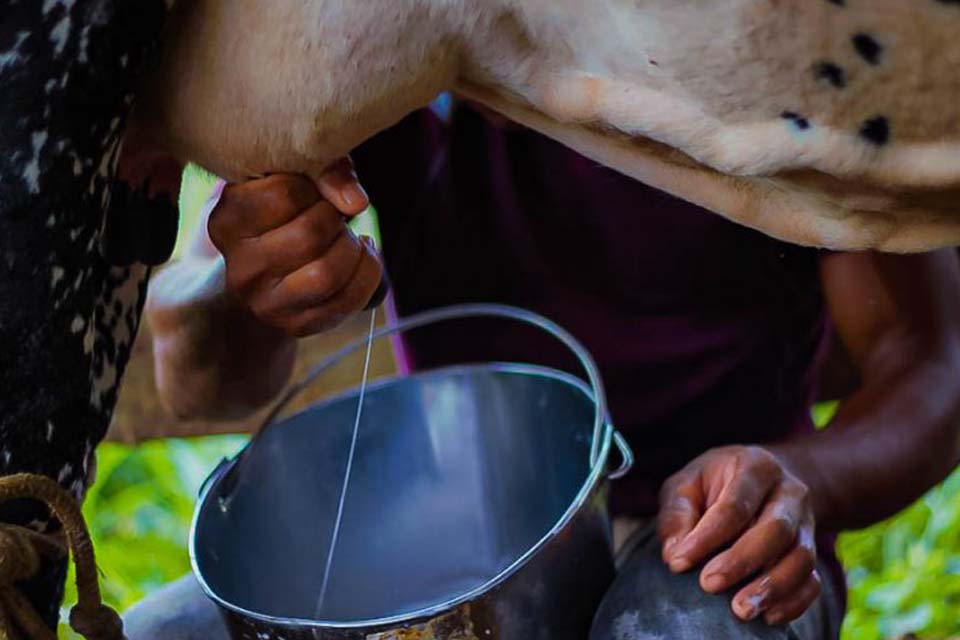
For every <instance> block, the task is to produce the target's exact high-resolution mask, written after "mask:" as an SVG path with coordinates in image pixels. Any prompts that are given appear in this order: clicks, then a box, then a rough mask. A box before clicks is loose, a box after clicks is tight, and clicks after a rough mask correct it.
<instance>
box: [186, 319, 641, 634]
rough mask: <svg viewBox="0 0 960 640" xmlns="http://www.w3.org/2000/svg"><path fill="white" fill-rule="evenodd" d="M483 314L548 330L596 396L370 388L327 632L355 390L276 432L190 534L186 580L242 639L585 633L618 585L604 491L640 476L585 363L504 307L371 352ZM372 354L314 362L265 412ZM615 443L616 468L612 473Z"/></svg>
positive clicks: (427, 377) (419, 385) (515, 383)
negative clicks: (327, 569) (332, 552)
mask: <svg viewBox="0 0 960 640" xmlns="http://www.w3.org/2000/svg"><path fill="white" fill-rule="evenodd" d="M478 316H485V317H500V318H508V319H513V320H518V321H521V322H525V323H527V324H531V325H533V326H536V327H539V328H541V329H543V330H544V331H547V332H548V333H550V334H551V335H553V336H555V337H556V338H557V339H559V340H560V341H562V342H563V343H564V344H565V345H566V346H567V347H569V348H570V349H571V350H572V351H573V352H574V353H575V354H576V355H577V357H578V358H579V360H580V362H581V363H582V364H583V366H584V368H585V370H586V372H587V378H588V380H589V381H590V384H589V385H588V384H585V383H584V382H583V381H581V380H580V379H578V378H575V377H573V376H571V375H569V374H567V373H563V372H560V371H557V370H554V369H549V368H545V367H539V366H533V365H526V364H482V365H465V366H458V367H451V368H443V369H436V370H432V371H428V372H424V373H418V374H416V375H411V376H407V377H398V378H392V379H388V380H386V381H380V382H377V383H373V384H371V385H370V386H369V387H368V388H367V392H366V398H365V401H364V403H365V404H364V413H363V421H362V424H361V427H360V433H359V440H358V443H357V449H356V451H357V454H356V458H355V460H354V467H353V475H352V479H351V483H350V487H349V493H348V496H347V502H346V506H345V509H344V518H343V523H342V530H341V536H340V540H339V543H338V546H337V548H336V557H335V563H334V565H333V569H332V573H331V577H330V587H329V591H328V595H327V598H326V602H325V606H324V615H323V618H324V619H322V620H317V619H315V618H316V616H315V612H316V607H317V597H318V594H319V592H320V589H321V580H322V573H323V570H324V563H325V560H326V555H327V551H328V545H329V541H330V536H331V530H332V527H333V520H334V515H335V512H336V509H337V502H338V494H339V491H340V487H341V483H342V481H343V474H344V469H345V466H346V464H347V461H346V454H347V450H348V447H349V444H350V439H351V435H352V426H353V416H354V412H355V410H356V404H357V394H356V392H352V393H348V394H345V395H342V396H339V397H336V398H334V399H332V400H329V401H326V402H323V403H321V404H317V405H314V406H312V407H311V408H309V409H307V410H305V411H303V412H301V413H299V414H297V415H295V416H293V417H290V418H287V419H284V420H282V421H278V422H274V423H273V424H270V425H269V426H268V427H266V428H265V429H264V430H262V431H261V433H260V435H258V436H257V437H256V438H255V439H254V440H253V441H252V442H251V443H250V445H248V447H247V448H246V449H244V451H243V452H242V453H241V454H240V455H239V456H238V457H237V458H235V459H233V460H231V461H224V462H223V463H221V465H220V466H219V467H218V468H217V469H216V470H215V471H214V473H213V474H212V475H211V476H210V478H209V479H208V481H207V483H206V484H205V486H204V488H203V490H202V491H201V495H200V500H199V503H198V507H197V511H196V514H195V516H194V523H193V530H192V532H191V539H190V552H191V559H192V562H193V568H194V572H195V573H196V575H197V578H198V579H199V581H200V584H201V585H202V587H203V589H204V591H205V592H206V593H207V595H208V596H209V597H210V598H212V599H213V600H214V601H215V602H216V604H217V605H218V606H219V607H220V609H221V611H222V612H223V614H224V617H225V619H226V621H227V624H228V627H229V628H230V633H231V636H232V637H233V638H235V639H236V640H240V639H250V640H269V639H271V638H275V639H277V640H279V639H285V640H298V639H300V638H304V639H306V638H309V639H311V640H312V639H341V638H349V639H357V640H394V639H396V640H401V639H402V640H421V639H427V638H431V639H437V640H441V639H442V640H487V639H489V640H537V639H540V638H542V639H544V640H548V639H549V640H566V639H570V640H583V639H584V638H586V637H587V634H588V631H589V628H590V623H591V620H592V618H593V614H594V611H595V610H596V607H597V605H598V604H599V602H600V599H601V598H602V596H603V594H604V592H605V590H606V589H607V587H608V586H609V584H610V582H611V581H612V579H613V576H614V567H613V554H612V544H611V531H610V520H609V516H608V513H607V507H606V500H605V498H606V488H607V480H608V479H609V478H616V477H620V476H621V475H623V474H625V473H626V472H627V471H628V470H629V467H630V465H631V463H632V457H631V455H630V452H629V449H627V447H626V445H625V444H624V443H623V441H622V438H620V437H619V435H618V434H616V433H615V432H614V430H613V428H612V426H611V425H610V422H609V420H608V419H607V412H606V407H605V401H604V394H603V388H602V385H601V382H600V377H599V374H598V372H597V368H596V365H595V364H594V362H593V360H592V359H591V358H590V356H589V355H588V353H587V352H586V351H585V350H584V348H583V347H582V346H581V345H580V344H579V343H577V341H576V340H574V338H573V337H572V336H570V335H569V334H568V333H566V332H565V331H564V330H562V329H561V328H560V327H558V326H557V325H555V324H553V323H552V322H550V321H548V320H546V319H544V318H542V317H540V316H537V315H535V314H532V313H529V312H526V311H522V310H519V309H514V308H511V307H503V306H499V305H466V306H462V307H451V308H446V309H440V310H437V311H432V312H428V313H426V314H422V315H420V316H416V317H413V318H410V319H408V320H406V321H404V322H401V323H400V324H398V325H397V326H395V327H391V328H386V329H382V330H380V331H379V332H377V334H376V337H378V338H379V337H380V336H383V335H386V334H388V333H394V332H397V331H405V330H409V329H412V328H415V327H421V326H425V325H429V324H433V323H436V322H441V321H444V320H450V319H459V318H466V317H478ZM363 344H364V341H358V342H357V343H354V344H352V345H350V346H348V347H346V348H344V349H343V350H342V351H341V352H339V353H338V354H336V355H335V356H333V357H332V358H330V359H329V360H327V361H325V362H324V363H322V364H320V365H318V366H317V367H316V368H315V369H314V370H313V371H312V372H311V374H310V375H308V376H307V378H306V379H305V380H304V381H303V382H302V383H301V384H299V385H297V386H296V387H294V388H293V389H291V391H290V392H289V393H288V394H287V395H286V397H285V398H284V399H283V400H282V401H281V403H280V405H279V406H278V409H277V410H275V411H274V413H273V414H272V415H273V416H276V414H277V413H279V411H280V408H281V407H282V406H283V405H285V404H286V402H287V401H288V400H289V399H290V398H292V397H293V396H294V395H295V394H296V393H298V392H299V391H301V390H302V389H303V388H304V387H305V386H306V385H308V384H309V383H310V382H311V381H312V380H314V379H315V378H316V377H317V376H319V375H320V374H322V372H323V371H325V370H326V369H327V368H329V366H330V365H331V364H332V363H334V362H336V361H338V360H339V359H341V358H342V357H343V356H344V355H346V354H348V353H350V352H352V351H354V350H356V349H357V348H359V347H360V346H362V345H363ZM271 420H272V418H270V419H268V422H270V421H271ZM613 443H616V444H617V445H618V446H619V447H620V450H621V455H622V464H621V466H620V467H619V468H618V469H617V470H616V471H612V472H611V471H608V467H607V459H608V455H609V452H610V449H611V445H612V444H613ZM241 460H242V463H243V465H242V466H243V473H240V474H238V473H236V470H237V469H238V468H239V467H238V464H239V462H240V461H241Z"/></svg>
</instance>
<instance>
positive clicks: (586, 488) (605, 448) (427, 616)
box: [188, 362, 614, 630]
mask: <svg viewBox="0 0 960 640" xmlns="http://www.w3.org/2000/svg"><path fill="white" fill-rule="evenodd" d="M477 371H484V372H493V373H507V374H520V375H535V376H540V377H545V378H552V379H554V380H558V381H560V382H564V383H566V384H569V385H571V386H572V387H574V388H576V389H578V390H580V391H581V392H583V394H584V395H585V396H586V397H587V398H588V399H589V400H590V401H591V402H594V403H596V398H595V397H594V394H593V390H592V389H591V387H590V386H589V385H588V384H587V383H586V382H585V381H584V380H583V379H581V378H579V377H578V376H575V375H573V374H570V373H568V372H566V371H561V370H559V369H555V368H552V367H547V366H543V365H534V364H525V363H513V362H487V363H474V364H458V365H452V366H447V367H438V368H435V369H427V370H423V371H417V372H415V373H411V374H408V375H402V374H398V375H391V376H386V377H384V378H380V379H378V380H376V381H375V382H374V383H373V384H368V386H367V393H368V394H369V393H371V392H375V391H377V390H378V389H381V388H384V387H386V386H387V385H389V384H391V383H395V382H397V381H401V380H414V379H418V378H427V377H435V376H438V375H444V374H446V375H450V374H454V375H456V374H464V373H471V372H477ZM358 393H359V387H355V388H351V389H348V390H347V391H344V392H342V393H339V394H336V395H334V396H332V397H330V398H325V399H323V400H321V401H319V402H317V403H315V404H311V405H310V406H308V407H305V408H304V409H302V410H301V411H298V412H296V413H294V414H292V415H291V416H288V417H287V418H285V419H284V422H285V421H286V420H289V419H292V418H294V417H296V416H299V415H302V414H304V413H306V412H307V411H315V410H317V409H322V408H324V407H326V406H329V405H331V404H333V403H335V402H340V401H343V400H346V399H349V398H351V397H353V396H355V395H357V394H358ZM274 427H281V428H282V425H280V424H275V425H274ZM604 427H605V428H604V429H603V436H602V438H603V442H602V443H601V444H600V448H599V456H598V458H597V461H596V464H594V465H593V466H592V468H590V471H589V473H588V474H587V476H586V478H585V479H584V482H583V484H582V486H581V487H580V489H579V490H578V491H577V494H576V496H575V497H574V498H573V500H572V501H571V503H570V505H569V506H568V507H567V509H566V510H565V511H564V512H563V515H562V516H560V518H558V519H557V521H556V522H555V523H554V524H553V526H551V527H550V529H549V530H548V531H547V532H546V533H545V534H544V535H543V536H541V537H540V539H539V540H538V541H537V542H536V543H535V544H533V545H531V546H530V548H529V549H527V550H526V551H525V552H524V553H523V554H521V555H519V556H518V557H517V558H516V559H515V560H514V561H513V562H511V563H510V564H509V565H508V566H507V567H505V568H504V569H503V570H502V571H500V572H499V573H497V575H495V576H494V577H493V578H491V579H490V580H488V581H486V582H484V583H483V584H482V585H480V586H478V587H475V588H474V589H471V590H470V591H468V592H466V593H463V594H460V595H458V596H456V597H452V598H450V599H448V600H445V601H443V602H439V603H437V604H434V605H430V606H428V607H423V608H420V609H416V610H414V611H409V612H406V613H401V614H397V615H393V616H383V617H380V618H371V619H369V620H348V621H344V620H339V621H338V620H315V619H310V618H296V617H284V616H273V615H269V614H265V613H260V612H256V611H251V610H249V609H246V608H244V607H242V606H240V605H236V604H233V603H231V602H228V601H227V600H225V599H224V598H223V597H221V596H220V595H219V594H217V593H216V592H215V591H214V589H213V588H212V587H211V586H210V585H209V584H208V583H207V581H206V579H205V578H204V576H203V573H202V572H201V570H200V567H199V564H198V559H197V537H198V526H199V519H200V514H201V512H202V511H203V509H204V507H205V506H206V505H207V503H208V501H209V500H210V498H211V494H212V493H213V491H214V490H215V489H216V488H217V487H218V486H219V485H220V483H221V481H222V480H223V479H224V477H225V476H226V474H227V473H228V472H229V471H230V470H231V469H233V468H234V466H235V465H236V463H237V460H238V459H239V458H240V456H241V455H242V453H243V451H242V450H241V451H240V452H239V453H237V454H236V455H235V456H234V457H233V458H231V459H230V460H227V459H224V460H223V461H221V463H220V464H219V465H218V466H217V467H216V468H215V469H214V470H213V471H212V472H211V473H210V475H209V477H208V478H207V479H206V480H205V481H204V484H203V486H202V487H201V489H200V495H199V496H198V499H197V502H196V507H195V508H194V512H193V518H192V520H191V523H190V538H189V545H188V547H189V554H190V567H191V569H192V571H193V575H194V577H195V578H196V580H197V582H198V583H199V584H200V588H201V590H202V591H203V592H204V594H205V595H206V596H207V597H208V598H210V600H212V601H213V602H214V603H215V604H216V605H217V606H219V607H221V608H222V609H225V610H227V611H230V612H232V613H234V614H237V615H239V616H243V617H244V618H248V619H251V620H255V621H257V622H259V623H263V624H266V625H273V626H281V627H288V628H301V629H303V628H308V629H314V630H356V629H382V628H392V627H397V626H409V625H412V624H418V623H421V622H424V621H428V620H432V619H434V618H437V617H439V616H442V615H444V614H448V613H450V612H451V611H454V610H456V609H457V608H458V607H460V606H462V605H464V604H466V603H469V602H473V601H475V600H477V599H479V598H481V597H483V596H484V595H485V594H487V593H489V592H491V591H493V590H495V589H496V588H497V587H499V586H500V585H501V584H503V583H504V582H506V581H507V580H509V579H510V578H511V577H513V576H514V575H515V574H516V573H517V572H519V571H520V570H521V569H522V568H523V567H525V566H526V565H527V564H528V563H529V562H530V560H531V559H532V558H533V557H534V556H535V555H536V554H537V553H539V552H540V550H541V549H543V548H544V547H545V546H546V545H547V544H549V543H550V542H551V541H552V540H554V539H555V538H556V537H557V536H558V535H559V534H560V532H561V531H563V530H564V529H565V528H566V527H567V526H568V525H569V524H570V522H571V521H572V520H573V519H574V517H575V516H576V514H577V513H579V512H580V510H581V509H582V508H583V506H584V505H585V504H586V503H587V501H588V500H589V498H590V496H591V494H592V493H593V492H594V490H595V489H596V488H597V487H598V486H599V485H600V484H602V483H603V482H605V481H606V480H607V476H606V467H607V459H608V458H609V454H610V448H611V446H612V444H613V438H614V429H613V425H612V424H611V422H610V421H609V420H607V422H606V424H605V425H604ZM251 442H253V441H252V440H251ZM249 445H250V443H248V444H247V445H246V446H244V450H245V449H246V447H247V446H249Z"/></svg>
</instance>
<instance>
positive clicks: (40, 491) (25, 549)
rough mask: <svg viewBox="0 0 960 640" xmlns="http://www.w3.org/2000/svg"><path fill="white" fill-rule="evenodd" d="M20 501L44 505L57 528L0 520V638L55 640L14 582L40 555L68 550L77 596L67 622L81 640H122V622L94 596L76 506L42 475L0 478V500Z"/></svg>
mask: <svg viewBox="0 0 960 640" xmlns="http://www.w3.org/2000/svg"><path fill="white" fill-rule="evenodd" d="M21 499H30V500H38V501H40V502H43V503H44V504H46V505H47V506H48V507H49V508H50V512H51V513H52V514H53V516H54V517H55V518H56V519H57V520H58V521H59V522H60V524H61V526H62V527H63V532H62V533H61V534H56V535H43V534H39V533H37V532H35V531H32V530H30V529H27V528H25V527H19V526H16V525H12V524H6V523H0V640H56V638H57V635H56V632H55V631H53V630H52V629H50V628H49V627H47V626H46V624H44V622H43V620H42V619H41V618H40V616H39V615H37V612H36V611H34V609H33V607H32V606H31V605H30V603H29V602H28V601H27V599H26V598H24V597H23V595H22V594H21V593H20V592H19V591H18V590H17V587H16V583H17V582H20V581H22V580H26V579H28V578H30V577H32V576H34V575H35V574H36V573H37V571H38V570H39V569H40V564H41V562H42V560H43V559H44V558H53V559H58V558H63V557H64V556H65V555H66V554H67V553H68V552H69V553H70V554H71V555H72V556H73V562H74V564H76V567H77V594H78V602H77V604H76V606H74V607H73V609H71V611H70V626H71V627H73V629H74V631H76V632H77V633H79V634H80V635H82V636H83V637H85V638H86V639H87V640H125V639H124V635H123V621H122V620H121V619H120V616H119V615H117V612H116V611H114V610H113V609H111V608H110V607H108V606H106V605H105V604H103V601H102V599H101V597H100V583H99V581H98V575H97V563H96V558H95V557H94V553H93V543H92V542H91V540H90V533H89V531H87V525H86V522H84V520H83V513H82V512H81V510H80V505H79V504H77V501H76V500H75V499H74V497H73V496H72V495H70V494H69V493H68V492H67V491H66V490H65V489H63V488H62V487H61V486H60V485H59V484H57V483H56V482H54V481H53V480H51V479H50V478H47V477H45V476H38V475H34V474H28V473H21V474H17V475H12V476H6V477H3V478H0V503H2V502H7V501H9V500H21Z"/></svg>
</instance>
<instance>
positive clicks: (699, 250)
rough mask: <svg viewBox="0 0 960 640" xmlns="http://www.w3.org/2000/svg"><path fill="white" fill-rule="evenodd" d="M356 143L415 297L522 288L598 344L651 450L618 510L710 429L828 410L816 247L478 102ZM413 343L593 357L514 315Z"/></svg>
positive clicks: (625, 422) (482, 352) (496, 293)
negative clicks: (784, 238) (736, 219)
mask: <svg viewBox="0 0 960 640" xmlns="http://www.w3.org/2000/svg"><path fill="white" fill-rule="evenodd" d="M354 160H355V161H356V163H357V168H358V172H359V175H360V177H361V179H362V181H363V183H364V185H365V186H366V187H367V189H368V191H369V192H370V196H371V199H372V201H373V203H374V205H375V206H376V207H377V210H378V212H379V214H380V225H381V229H382V232H383V245H384V246H383V251H384V259H385V261H386V265H387V270H388V273H389V275H390V278H391V280H392V283H393V287H394V288H393V293H394V296H395V303H396V306H397V310H398V312H399V313H400V315H408V314H411V313H415V312H418V311H422V310H424V309H429V308H433V307H438V306H442V305H449V304H455V303H462V302H501V303H507V304H513V305H517V306H520V307H525V308H528V309H531V310H533V311H536V312H538V313H541V314H543V315H545V316H547V317H549V318H551V319H553V320H555V321H556V322H558V323H560V324H561V325H563V326H564V327H565V328H567V329H568V330H570V331H571V332H572V333H573V334H574V335H575V336H576V337H577V338H578V339H580V340H581V341H582V342H583V343H584V345H586V347H587V348H588V349H589V350H590V351H591V353H592V354H593V356H594V357H595V359H596V360H597V363H598V364H599V366H600V368H601V370H602V373H603V377H604V382H605V384H606V387H607V392H608V395H609V401H610V407H611V412H612V415H613V419H614V423H615V425H616V427H617V428H618V429H619V430H620V431H621V432H622V433H623V434H624V435H625V436H626V437H627V438H628V440H629V441H630V443H631V445H632V446H633V449H634V451H635V453H636V456H637V464H636V466H635V468H634V472H633V473H632V474H631V476H630V477H629V478H627V479H626V480H624V481H620V482H617V483H616V486H615V489H614V495H613V505H614V508H615V510H617V511H620V512H629V513H632V514H636V515H652V514H654V513H655V512H656V506H657V505H656V496H657V492H658V490H659V487H660V484H661V483H662V481H663V480H664V479H665V478H666V477H667V476H668V475H670V474H671V473H673V472H675V471H677V470H678V469H679V468H681V467H682V466H683V465H684V464H686V463H687V462H689V461H690V460H692V459H693V458H694V457H696V456H697V455H698V454H700V453H702V452H703V451H705V450H707V449H709V448H711V447H715V446H718V445H724V444H734V443H762V442H770V441H775V440H780V439H783V438H785V437H787V436H788V435H790V434H791V433H795V432H797V431H800V430H811V429H812V428H813V426H812V423H811V419H810V415H809V404H810V401H811V391H812V388H813V383H814V381H815V375H814V374H815V368H816V367H815V363H816V360H817V355H818V351H819V347H820V345H821V342H822V338H823V336H824V333H825V326H826V323H825V317H826V314H825V306H824V302H823V298H822V295H821V290H820V284H819V278H818V252H816V251H814V250H810V249H804V248H799V247H795V246H791V245H788V244H784V243H782V242H779V241H776V240H773V239H771V238H768V237H766V236H764V235H762V234H760V233H757V232H755V231H752V230H749V229H746V228H743V227H740V226H737V225H735V224H733V223H731V222H728V221H726V220H725V219H723V218H721V217H720V216H718V215H715V214H712V213H709V212H707V211H704V210H703V209H700V208H698V207H696V206H694V205H692V204H689V203H686V202H684V201H681V200H678V199H676V198H673V197H672V196H669V195H667V194H665V193H663V192H660V191H657V190H655V189H653V188H651V187H647V186H645V185H643V184H641V183H639V182H636V181H634V180H632V179H629V178H626V177H624V176H622V175H620V174H618V173H616V172H614V171H612V170H609V169H606V168H603V167H601V166H599V165H597V164H596V163H594V162H592V161H590V160H587V159H585V158H584V157H582V156H580V155H578V154H576V153H575V152H573V151H571V150H569V149H567V148H566V147H564V146H562V145H560V144H559V143H557V142H554V141H552V140H550V139H548V138H545V137H543V136H541V135H539V134H537V133H535V132H532V131H529V130H522V129H501V128H498V127H495V126H493V125H491V124H490V123H489V122H488V121H487V119H486V118H485V117H483V116H482V115H480V114H478V113H477V112H475V111H473V110H472V109H470V108H469V107H460V108H458V109H456V110H454V112H453V115H452V120H451V121H450V122H449V123H448V122H445V121H444V120H442V119H440V118H439V117H438V116H437V115H435V114H434V113H433V112H432V111H423V112H420V113H417V114H414V115H412V116H410V117H408V118H407V119H406V120H404V121H403V122H402V123H400V124H399V125H397V126H396V127H394V128H393V129H391V130H389V131H387V132H385V133H383V134H381V135H380V136H378V137H377V138H375V139H374V140H372V141H371V142H369V143H368V144H366V145H365V146H364V147H362V148H361V149H360V150H358V151H357V152H356V153H355V154H354ZM465 331H468V332H469V333H467V334H465ZM464 335H469V336H470V338H469V339H464ZM404 347H405V351H406V355H407V357H408V358H409V360H410V364H411V365H412V367H414V368H416V367H427V366H436V365H441V364H449V363H456V362H465V361H488V360H501V359H504V360H517V361H526V362H532V363H537V364H551V365H554V366H559V367H562V368H565V369H568V370H571V371H573V372H576V373H577V374H582V372H580V371H577V368H576V365H575V363H574V362H573V361H572V359H571V358H569V357H568V356H567V354H565V353H563V351H562V350H561V349H560V348H559V347H558V346H557V345H556V344H554V343H553V342H552V341H551V339H550V338H547V337H541V336H538V335H537V334H536V333H535V332H533V331H532V330H530V329H527V328H525V327H522V326H519V325H514V324H511V323H506V322H504V323H500V322H499V321H483V322H481V321H475V322H472V323H471V324H470V325H469V326H467V324H466V323H460V324H449V325H443V326H440V327H434V328H431V329H430V330H429V335H425V334H423V333H420V334H418V333H413V334H411V335H410V336H408V337H407V339H406V340H405V344H404Z"/></svg>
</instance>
